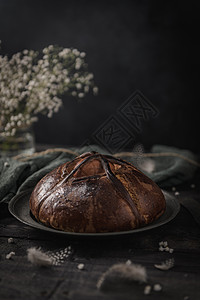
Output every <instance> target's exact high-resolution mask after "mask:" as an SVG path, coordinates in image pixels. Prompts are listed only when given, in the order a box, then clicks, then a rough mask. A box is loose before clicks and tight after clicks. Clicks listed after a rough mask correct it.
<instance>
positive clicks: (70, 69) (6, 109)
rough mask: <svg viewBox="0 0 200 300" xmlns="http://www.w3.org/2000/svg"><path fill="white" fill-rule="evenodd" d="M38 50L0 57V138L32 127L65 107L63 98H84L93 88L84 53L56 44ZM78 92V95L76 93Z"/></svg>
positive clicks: (95, 89)
mask: <svg viewBox="0 0 200 300" xmlns="http://www.w3.org/2000/svg"><path fill="white" fill-rule="evenodd" d="M42 52H43V56H40V55H39V53H38V52H37V51H33V50H27V49H25V50H23V51H22V52H18V53H16V54H14V55H13V56H12V57H11V58H10V59H8V57H7V56H2V55H0V135H1V136H12V135H15V133H16V130H17V129H18V128H22V127H25V126H30V125H31V124H32V123H34V122H36V121H37V120H38V118H37V115H38V114H39V113H42V114H45V115H47V116H48V117H49V118H50V117H52V115H53V114H54V113H55V112H58V110H59V108H60V107H61V106H62V100H61V98H60V96H61V95H62V94H63V93H68V94H69V95H72V96H74V97H76V96H77V97H78V98H83V97H84V96H85V94H86V93H88V92H89V90H90V88H91V90H93V94H94V95H95V94H97V92H98V88H97V87H96V86H95V87H94V82H93V77H94V76H93V74H92V73H89V72H88V71H87V65H86V63H85V61H84V57H85V56H86V54H85V52H80V51H78V50H77V49H70V48H61V47H56V46H53V45H49V46H48V47H45V48H44V49H43V50H42ZM77 90H78V92H77Z"/></svg>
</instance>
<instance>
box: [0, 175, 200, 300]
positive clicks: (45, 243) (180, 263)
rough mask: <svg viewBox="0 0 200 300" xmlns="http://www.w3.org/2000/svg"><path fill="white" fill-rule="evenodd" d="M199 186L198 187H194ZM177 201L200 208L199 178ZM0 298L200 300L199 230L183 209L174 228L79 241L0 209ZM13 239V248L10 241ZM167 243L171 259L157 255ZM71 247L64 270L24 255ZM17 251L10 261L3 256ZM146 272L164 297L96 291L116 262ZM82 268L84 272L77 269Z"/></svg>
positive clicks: (134, 289)
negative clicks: (169, 263) (168, 264)
mask: <svg viewBox="0 0 200 300" xmlns="http://www.w3.org/2000/svg"><path fill="white" fill-rule="evenodd" d="M193 183H195V182H193ZM178 191H179V192H180V195H179V196H178V198H181V197H187V198H191V199H195V200H196V201H198V202H199V203H200V197H199V195H200V188H199V177H198V178H197V180H196V188H195V189H191V188H190V183H188V184H185V185H184V186H183V187H178ZM0 208H1V209H0V299H1V300H10V299H16V300H24V299H30V300H35V299H37V300H38V299H41V300H43V299H51V300H60V299H61V300H62V299H63V300H64V299H72V300H82V299H83V300H88V299H89V300H90V299H91V300H93V299H95V300H96V299H97V300H98V299H99V300H107V299H109V300H110V299H111V300H115V299H117V300H118V299H119V300H132V299H135V300H141V299H146V297H149V299H155V300H157V299H158V300H169V299H170V300H179V299H180V300H183V299H184V297H186V296H188V297H189V299H191V300H199V299H200V287H199V282H200V271H199V270H200V227H199V226H198V224H197V223H196V222H195V220H194V219H193V217H192V215H191V214H190V213H189V212H188V211H187V210H186V209H185V208H184V207H181V210H180V213H179V214H178V215H177V217H176V218H175V219H174V220H173V221H171V222H170V223H168V224H166V225H164V226H161V227H158V228H156V229H153V230H150V231H146V232H141V233H138V234H134V235H127V236H120V237H119V236H118V237H112V238H111V237H107V238H100V239H99V238H80V237H78V238H75V237H73V238H72V237H67V238H66V237H64V238H63V236H57V235H54V234H50V233H46V232H45V233H43V232H41V231H38V230H36V229H33V228H30V227H28V226H25V225H24V224H22V223H20V222H19V221H17V220H16V219H14V218H13V217H12V216H11V215H10V214H9V212H8V210H7V206H6V205H2V206H1V207H0ZM9 237H13V238H14V244H9V243H8V241H7V239H8V238H9ZM160 241H168V244H169V247H171V248H173V249H174V253H173V254H169V253H167V252H160V251H158V247H159V242H160ZM69 245H71V247H72V253H71V254H70V256H69V257H68V258H67V259H66V260H65V261H64V263H63V264H62V265H60V266H53V267H51V268H37V267H34V266H32V265H31V264H30V263H29V262H28V261H27V255H26V250H27V248H30V247H41V248H42V249H43V250H44V251H59V250H60V249H63V248H65V247H67V246H69ZM10 251H15V253H16V254H15V256H14V257H13V259H12V260H6V259H5V255H6V254H7V253H9V252H10ZM171 257H173V258H174V259H175V266H174V268H172V269H171V270H169V271H161V270H157V269H156V268H155V267H154V264H156V263H160V262H162V261H165V260H166V259H169V258H171ZM128 259H130V260H131V261H132V262H133V263H137V264H141V265H143V266H145V267H146V269H147V275H148V278H149V279H148V283H149V284H154V283H160V284H161V285H162V291H161V292H152V294H151V295H150V296H145V295H144V294H143V289H144V285H138V284H133V285H131V286H126V285H123V284H119V286H116V285H115V288H114V289H113V288H112V289H111V290H110V291H107V292H103V291H99V290H98V289H97V288H96V283H97V281H98V279H99V277H100V276H101V275H102V273H103V272H105V271H106V270H107V269H108V268H109V267H110V266H112V265H113V264H115V263H121V262H126V261H127V260H128ZM79 263H83V264H84V269H83V270H78V269H77V265H78V264H79Z"/></svg>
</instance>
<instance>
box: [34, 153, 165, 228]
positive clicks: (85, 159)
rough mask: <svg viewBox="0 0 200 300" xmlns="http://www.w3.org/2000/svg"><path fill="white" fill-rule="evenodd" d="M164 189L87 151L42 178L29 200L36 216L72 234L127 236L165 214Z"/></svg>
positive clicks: (120, 163)
mask: <svg viewBox="0 0 200 300" xmlns="http://www.w3.org/2000/svg"><path fill="white" fill-rule="evenodd" d="M165 207H166V203H165V198H164V196H163V193H162V191H161V189H160V188H159V187H158V186H157V185H156V183H154V182H153V181H152V180H151V179H150V178H149V177H147V176H146V175H144V174H143V173H142V172H141V171H139V170H138V169H137V168H136V167H134V166H133V165H132V164H131V163H129V162H126V161H124V160H122V159H119V158H115V157H113V156H111V155H102V154H100V153H97V152H87V153H84V154H82V155H80V156H78V157H76V158H75V159H74V160H72V161H70V162H67V163H64V164H62V165H61V166H59V167H58V168H56V169H54V170H53V171H51V172H50V173H48V174H47V175H46V176H45V177H43V178H42V179H41V180H40V181H39V182H38V184H37V185H36V187H35V188H34V190H33V192H32V194H31V197H30V209H31V212H32V214H33V216H34V217H35V218H36V219H37V220H38V221H39V222H41V223H43V224H44V225H46V226H50V227H53V228H55V229H59V230H63V231H67V232H79V233H100V232H119V231H127V230H132V229H135V228H139V227H142V226H145V225H147V224H149V223H151V222H153V221H154V220H156V219H157V218H158V217H160V216H161V215H162V214H163V213H164V211H165Z"/></svg>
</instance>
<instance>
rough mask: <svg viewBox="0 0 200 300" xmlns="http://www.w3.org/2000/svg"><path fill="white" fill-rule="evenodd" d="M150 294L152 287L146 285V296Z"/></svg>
mask: <svg viewBox="0 0 200 300" xmlns="http://www.w3.org/2000/svg"><path fill="white" fill-rule="evenodd" d="M150 293H151V286H150V285H146V286H145V288H144V294H145V295H149V294H150Z"/></svg>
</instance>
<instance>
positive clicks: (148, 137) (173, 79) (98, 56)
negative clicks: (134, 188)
mask: <svg viewBox="0 0 200 300" xmlns="http://www.w3.org/2000/svg"><path fill="white" fill-rule="evenodd" d="M198 17H199V7H198V1H196V2H192V1H187V2H183V1H173V2H170V1H127V0H123V1H61V0H56V1H36V0H29V1H20V0H18V1H16V0H15V1H13V0H0V39H1V40H2V50H1V53H2V54H9V55H11V54H13V53H15V52H17V51H21V50H23V49H25V48H26V49H34V50H39V49H42V48H43V47H45V46H47V45H49V44H58V45H60V46H63V47H75V48H78V49H79V50H81V51H85V52H86V53H87V62H88V64H89V69H90V71H92V72H93V73H94V75H95V82H96V84H97V86H98V87H99V95H98V96H96V97H94V96H93V95H91V94H90V95H87V96H86V98H84V100H82V101H81V102H80V101H77V100H76V99H74V98H73V97H69V96H64V97H63V103H64V107H63V108H62V109H60V111H59V113H57V114H55V115H54V116H53V118H52V119H48V118H46V117H40V120H39V122H38V123H36V124H35V125H34V130H35V134H36V141H37V142H38V143H48V144H57V145H65V146H70V145H74V146H79V145H81V144H82V143H84V142H85V140H87V139H89V140H90V139H91V136H92V135H93V133H94V132H95V131H96V130H98V128H100V127H101V125H102V124H103V123H104V122H105V121H106V120H107V118H109V117H110V116H117V113H116V112H117V110H118V108H119V107H120V105H122V104H123V103H124V102H125V101H126V100H127V98H128V97H129V96H130V95H131V94H132V93H133V92H134V91H135V90H140V91H141V92H142V93H143V94H144V95H145V96H146V97H147V98H148V99H149V101H150V102H151V103H152V104H153V105H154V106H155V107H156V108H157V109H158V110H159V115H158V116H157V117H156V118H154V119H153V118H150V120H149V121H147V122H143V123H142V130H141V133H139V134H138V133H135V132H134V129H133V128H131V127H130V126H129V130H132V132H133V134H134V136H135V139H134V140H132V144H131V145H129V146H127V147H129V148H130V147H133V145H134V144H135V143H143V144H144V146H145V148H148V147H150V146H151V145H153V144H158V143H159V144H166V145H173V146H176V147H180V148H188V149H191V150H193V151H194V152H199V148H198V139H199V132H198V127H199V126H198V125H199V111H198V106H197V105H198V101H199V78H198V77H199V55H200V54H199V48H198V44H199V33H198V22H197V21H198Z"/></svg>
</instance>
